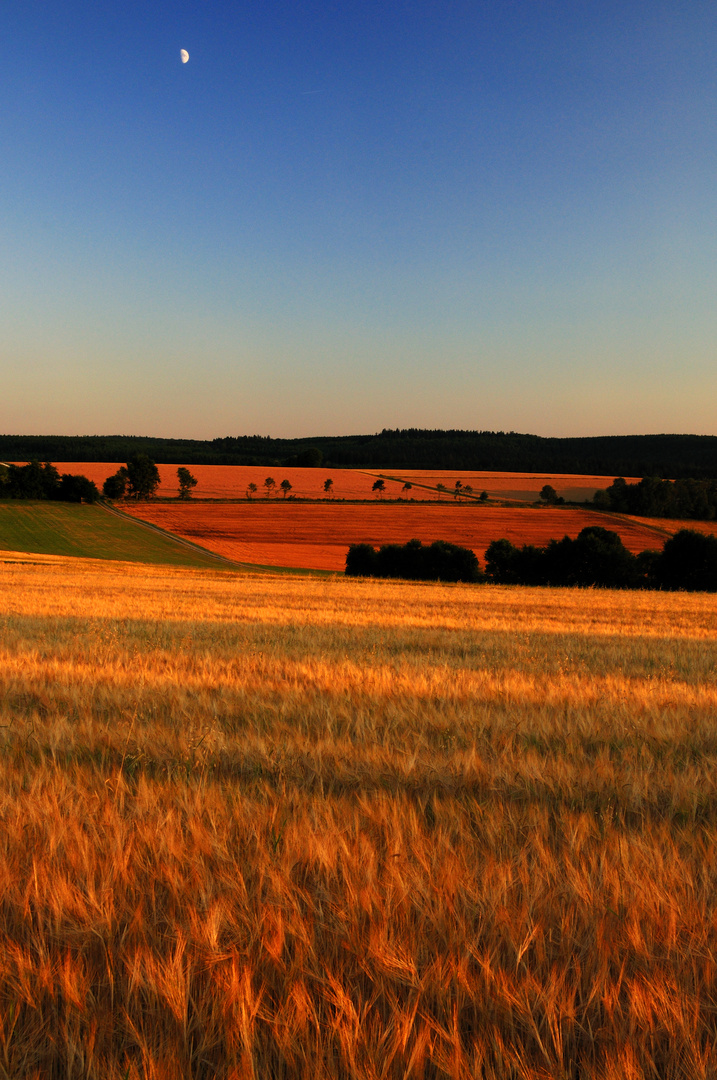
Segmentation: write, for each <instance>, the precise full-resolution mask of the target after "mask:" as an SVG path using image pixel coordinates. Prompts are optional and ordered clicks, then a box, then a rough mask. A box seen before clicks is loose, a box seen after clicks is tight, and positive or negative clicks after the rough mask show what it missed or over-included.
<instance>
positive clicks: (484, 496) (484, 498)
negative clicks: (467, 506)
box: [478, 491, 488, 502]
mask: <svg viewBox="0 0 717 1080" xmlns="http://www.w3.org/2000/svg"><path fill="white" fill-rule="evenodd" d="M478 498H479V499H480V501H481V502H488V492H487V491H481V493H480V495H479V496H478Z"/></svg>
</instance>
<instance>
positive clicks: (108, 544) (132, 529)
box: [0, 502, 219, 569]
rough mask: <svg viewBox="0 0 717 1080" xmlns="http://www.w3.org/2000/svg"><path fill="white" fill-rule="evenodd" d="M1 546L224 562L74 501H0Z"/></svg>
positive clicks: (181, 562) (158, 559)
mask: <svg viewBox="0 0 717 1080" xmlns="http://www.w3.org/2000/svg"><path fill="white" fill-rule="evenodd" d="M0 550H2V551H28V552H34V553H37V554H41V555H71V556H81V557H85V558H91V559H118V560H121V561H123V562H142V563H167V564H170V565H174V566H195V567H212V568H213V569H216V568H217V566H218V565H219V563H218V561H217V559H216V558H213V557H212V556H210V555H209V554H207V555H205V554H204V553H203V552H202V551H201V549H199V548H197V549H196V550H193V549H192V548H190V547H186V546H185V545H184V544H181V543H179V542H178V541H175V540H173V539H172V537H170V536H168V535H163V534H162V533H160V532H153V531H152V530H151V529H147V528H145V527H144V526H142V525H139V524H137V523H136V522H134V521H132V520H131V519H130V518H126V517H124V516H120V515H116V514H112V513H108V511H106V510H104V509H103V508H102V507H101V506H86V505H79V504H75V503H48V502H11V503H0Z"/></svg>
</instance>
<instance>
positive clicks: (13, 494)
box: [0, 461, 100, 503]
mask: <svg viewBox="0 0 717 1080" xmlns="http://www.w3.org/2000/svg"><path fill="white" fill-rule="evenodd" d="M0 497H3V498H7V499H53V500H55V501H59V502H77V503H78V502H88V503H93V502H96V501H97V499H99V497H100V493H99V491H98V490H97V485H96V484H94V483H93V482H92V480H88V479H87V477H86V476H79V475H74V474H73V473H63V475H62V476H60V473H59V472H58V470H57V469H56V468H55V466H54V465H52V464H51V463H50V462H49V461H45V462H43V463H40V462H39V461H30V462H28V464H27V465H3V466H1V467H0Z"/></svg>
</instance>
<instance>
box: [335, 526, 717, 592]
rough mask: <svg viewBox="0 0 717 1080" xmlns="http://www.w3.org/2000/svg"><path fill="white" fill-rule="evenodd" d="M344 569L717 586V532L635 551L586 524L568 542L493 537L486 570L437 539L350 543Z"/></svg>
mask: <svg viewBox="0 0 717 1080" xmlns="http://www.w3.org/2000/svg"><path fill="white" fill-rule="evenodd" d="M346 573H347V574H348V575H350V576H354V577H379V578H405V579H410V580H413V581H467V582H488V583H492V584H496V585H558V586H573V587H574V586H583V587H585V586H598V587H602V588H611V589H668V590H674V589H684V590H686V591H688V592H694V591H704V592H717V537H714V536H705V535H704V534H703V533H699V532H694V531H693V530H690V529H682V530H681V531H680V532H678V533H676V534H675V535H674V536H673V537H671V538H670V539H669V540H667V541H666V542H665V544H664V546H663V549H662V551H642V552H640V554H639V555H633V554H632V552H630V551H628V550H627V548H626V547H625V546H624V544H623V542H622V540H621V539H620V537H619V536H618V534H617V533H615V532H611V531H610V530H609V529H603V528H601V527H599V526H589V527H588V528H586V529H583V530H582V532H581V533H580V534H579V535H578V536H577V537H576V538H575V539H574V540H573V539H571V538H570V537H569V536H565V537H564V538H563V539H562V540H551V541H550V543H549V544H547V545H546V546H545V547H534V546H533V545H530V544H524V545H523V547H520V548H517V547H515V546H514V545H513V544H511V542H510V541H509V540H494V541H493V543H492V544H490V545H489V546H488V548H487V550H486V553H485V572H483V571H481V569H480V564H479V562H478V559H477V558H476V556H475V554H474V552H472V551H471V550H470V549H469V548H463V547H459V546H457V545H456V544H448V543H445V542H444V541H440V540H438V541H436V542H435V543H433V544H431V545H430V546H427V547H426V546H423V545H422V544H421V542H420V540H410V541H409V542H408V543H407V544H404V545H399V544H385V545H384V546H383V547H381V548H379V549H378V550H377V549H376V548H374V547H373V546H372V545H371V544H352V545H351V547H350V548H349V550H348V554H347V556H346Z"/></svg>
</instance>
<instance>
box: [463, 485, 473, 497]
mask: <svg viewBox="0 0 717 1080" xmlns="http://www.w3.org/2000/svg"><path fill="white" fill-rule="evenodd" d="M463 494H464V495H468V497H469V498H473V488H472V487H471V485H470V484H464V485H463Z"/></svg>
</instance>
